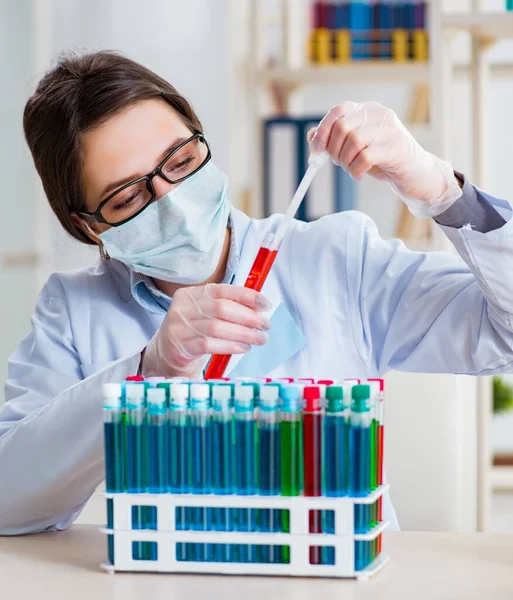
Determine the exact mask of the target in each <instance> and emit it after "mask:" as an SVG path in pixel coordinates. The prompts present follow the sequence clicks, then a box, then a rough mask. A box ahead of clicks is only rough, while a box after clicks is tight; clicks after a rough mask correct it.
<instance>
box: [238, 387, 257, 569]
mask: <svg viewBox="0 0 513 600" xmlns="http://www.w3.org/2000/svg"><path fill="white" fill-rule="evenodd" d="M254 390H255V388H254V387H253V384H251V383H243V384H242V385H237V386H236V387H235V394H234V395H235V400H234V406H235V449H236V450H235V453H234V454H235V456H234V458H235V482H234V483H235V489H236V490H237V494H238V495H240V496H248V495H252V494H255V493H256V467H257V456H256V441H257V436H256V420H255V400H254V395H255V392H254ZM235 521H236V528H237V530H238V531H249V532H254V531H256V520H255V511H254V510H252V509H247V508H239V509H236V511H235ZM236 550H237V552H238V560H239V562H249V563H251V562H255V561H256V552H255V548H254V546H250V545H242V544H241V545H239V546H237V548H236Z"/></svg>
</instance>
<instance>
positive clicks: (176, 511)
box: [102, 377, 388, 579]
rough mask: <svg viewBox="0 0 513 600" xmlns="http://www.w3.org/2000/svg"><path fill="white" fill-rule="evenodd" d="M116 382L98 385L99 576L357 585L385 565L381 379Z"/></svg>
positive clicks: (132, 379)
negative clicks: (270, 578) (101, 428)
mask: <svg viewBox="0 0 513 600" xmlns="http://www.w3.org/2000/svg"><path fill="white" fill-rule="evenodd" d="M128 379H129V381H127V382H126V384H105V386H104V394H105V403H104V417H105V457H106V475H107V476H106V489H107V492H106V499H107V527H106V528H104V529H102V531H103V532H104V533H105V534H106V536H107V548H108V563H106V564H104V565H103V567H104V568H105V570H107V571H109V572H116V571H145V572H159V573H219V574H240V575H250V574H254V575H291V576H307V577H312V576H313V577H315V576H318V577H351V578H356V579H366V578H369V577H371V576H372V575H374V574H375V573H377V572H378V571H379V570H381V568H382V567H383V566H384V565H385V564H386V562H387V561H388V557H387V556H386V555H384V554H383V553H382V533H383V531H384V530H385V529H386V528H387V526H388V523H387V522H386V521H384V520H383V518H382V503H383V494H384V493H385V492H386V491H387V490H388V485H384V482H383V399H384V396H383V382H382V380H369V381H368V382H367V383H365V384H363V385H362V384H360V381H359V380H348V379H346V380H343V381H342V382H338V383H337V382H335V381H332V380H319V381H318V382H317V383H313V381H314V380H309V379H308V380H305V379H297V380H293V379H290V378H284V379H282V380H275V381H273V380H270V379H266V380H265V381H249V382H248V381H247V380H233V381H231V380H230V382H228V383H227V382H226V381H225V380H223V381H216V382H209V383H205V382H197V381H184V380H180V381H177V380H167V381H164V380H162V379H161V378H159V379H153V380H142V378H141V377H137V378H128ZM284 380H285V381H284Z"/></svg>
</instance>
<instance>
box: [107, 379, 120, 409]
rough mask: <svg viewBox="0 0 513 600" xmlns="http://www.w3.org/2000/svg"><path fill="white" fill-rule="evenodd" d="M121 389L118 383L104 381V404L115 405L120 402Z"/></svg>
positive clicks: (118, 404)
mask: <svg viewBox="0 0 513 600" xmlns="http://www.w3.org/2000/svg"><path fill="white" fill-rule="evenodd" d="M122 396H123V390H122V387H121V384H120V383H104V384H103V397H104V399H105V401H104V405H105V406H112V407H113V408H114V407H117V406H121V404H122Z"/></svg>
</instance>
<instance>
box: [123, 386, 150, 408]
mask: <svg viewBox="0 0 513 600" xmlns="http://www.w3.org/2000/svg"><path fill="white" fill-rule="evenodd" d="M145 391H146V390H145V386H144V385H142V384H140V383H127V386H126V399H127V401H130V404H136V405H141V406H142V405H143V404H144V394H145Z"/></svg>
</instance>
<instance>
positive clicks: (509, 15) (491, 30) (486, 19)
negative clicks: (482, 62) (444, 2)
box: [442, 12, 513, 40]
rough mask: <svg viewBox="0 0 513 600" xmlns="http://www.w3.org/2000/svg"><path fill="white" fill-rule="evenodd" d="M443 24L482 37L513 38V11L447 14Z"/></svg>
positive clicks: (443, 18) (494, 38) (444, 16)
mask: <svg viewBox="0 0 513 600" xmlns="http://www.w3.org/2000/svg"><path fill="white" fill-rule="evenodd" d="M442 25H443V26H444V27H445V28H450V29H457V30H460V31H466V32H468V33H470V34H472V35H473V36H475V37H478V38H482V39H492V40H496V39H503V38H513V12H497V13H478V12H474V13H465V14H458V13H456V14H447V15H443V17H442Z"/></svg>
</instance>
